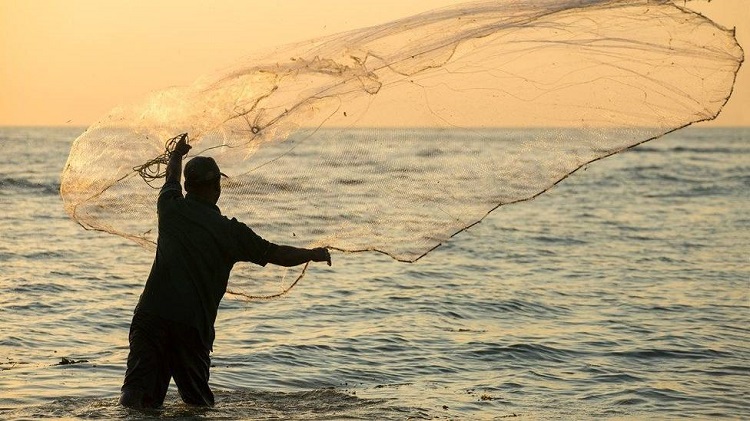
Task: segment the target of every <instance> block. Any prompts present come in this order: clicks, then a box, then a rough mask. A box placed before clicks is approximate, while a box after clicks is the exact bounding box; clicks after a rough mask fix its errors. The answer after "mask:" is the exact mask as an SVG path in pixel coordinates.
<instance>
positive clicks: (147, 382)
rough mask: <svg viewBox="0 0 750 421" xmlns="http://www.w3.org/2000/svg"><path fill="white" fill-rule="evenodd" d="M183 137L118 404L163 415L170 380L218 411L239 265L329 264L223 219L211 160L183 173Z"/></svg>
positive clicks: (320, 253)
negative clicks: (224, 339) (232, 285)
mask: <svg viewBox="0 0 750 421" xmlns="http://www.w3.org/2000/svg"><path fill="white" fill-rule="evenodd" d="M186 139H187V135H183V136H181V137H180V139H179V141H178V142H177V143H176V145H175V147H174V151H173V152H172V153H171V155H170V157H169V162H168V164H167V173H166V181H165V182H164V186H163V187H162V189H161V192H160V193H159V199H158V201H157V213H158V218H159V238H158V240H157V248H156V257H155V258H154V263H153V265H152V267H151V273H150V274H149V277H148V280H147V281H146V286H145V287H144V290H143V293H142V294H141V297H140V300H139V301H138V305H137V306H136V308H135V311H134V315H133V321H132V323H131V325H130V335H129V340H130V353H129V354H128V363H127V371H126V373H125V382H124V384H123V386H122V394H121V396H120V404H121V405H124V406H126V407H131V408H138V409H143V408H149V409H150V408H159V407H161V405H162V404H163V402H164V397H165V395H166V393H167V387H168V386H169V381H170V378H174V381H175V384H176V385H177V389H178V391H179V393H180V397H181V398H182V400H183V401H184V402H185V403H187V404H189V405H197V406H213V404H214V395H213V392H211V389H210V388H209V386H208V377H209V367H210V364H211V360H210V357H209V353H210V352H211V351H212V350H213V341H214V337H215V333H214V321H215V320H216V313H217V311H218V307H219V302H220V301H221V299H222V297H223V296H224V293H225V292H226V289H227V282H228V280H229V273H230V271H231V269H232V266H233V265H234V264H235V263H237V262H252V263H255V264H258V265H261V266H265V265H266V264H267V263H271V264H274V265H280V266H286V267H291V266H297V265H301V264H304V263H307V262H310V261H313V262H327V263H328V265H329V266H330V265H331V255H330V254H329V252H328V250H327V249H325V248H315V249H305V248H297V247H292V246H285V245H276V244H273V243H271V242H269V241H266V240H265V239H263V238H261V237H260V236H258V235H257V234H256V233H255V232H253V230H252V229H250V228H249V227H247V226H246V225H245V224H243V223H241V222H239V221H237V220H236V219H234V218H232V219H229V218H227V217H225V216H223V215H222V214H221V212H220V210H219V208H218V207H217V206H216V203H217V201H218V200H219V196H220V195H221V178H222V176H223V177H226V175H224V174H223V173H222V172H221V171H220V170H219V167H218V165H217V164H216V161H214V160H213V158H209V157H203V156H198V157H195V158H192V159H191V160H190V161H189V162H188V163H187V164H186V165H185V191H186V192H187V194H186V195H185V196H184V197H183V194H182V186H181V184H180V180H181V178H182V158H183V156H184V155H186V154H187V153H188V151H189V150H190V145H188V144H187V141H186Z"/></svg>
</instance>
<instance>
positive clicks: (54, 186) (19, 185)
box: [0, 177, 60, 195]
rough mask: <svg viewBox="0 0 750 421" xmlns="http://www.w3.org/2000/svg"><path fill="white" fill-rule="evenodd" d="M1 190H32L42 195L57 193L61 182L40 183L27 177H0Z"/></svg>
mask: <svg viewBox="0 0 750 421" xmlns="http://www.w3.org/2000/svg"><path fill="white" fill-rule="evenodd" d="M0 192H3V193H4V192H31V193H36V194H41V195H57V194H59V192H60V183H59V182H53V183H44V182H41V183H40V182H38V181H34V180H29V179H25V178H14V177H3V178H0Z"/></svg>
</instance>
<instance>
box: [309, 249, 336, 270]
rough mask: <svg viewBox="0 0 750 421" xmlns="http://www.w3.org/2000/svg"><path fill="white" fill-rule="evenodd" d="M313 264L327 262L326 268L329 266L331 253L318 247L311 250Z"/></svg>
mask: <svg viewBox="0 0 750 421" xmlns="http://www.w3.org/2000/svg"><path fill="white" fill-rule="evenodd" d="M312 252H313V259H312V260H313V262H327V263H328V266H331V253H329V252H328V249H327V248H325V247H319V248H316V249H313V250H312Z"/></svg>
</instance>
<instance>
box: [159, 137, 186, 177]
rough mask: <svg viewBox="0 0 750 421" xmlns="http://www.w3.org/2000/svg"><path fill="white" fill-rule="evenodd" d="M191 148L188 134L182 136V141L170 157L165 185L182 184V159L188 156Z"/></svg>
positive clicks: (178, 142)
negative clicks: (188, 142)
mask: <svg viewBox="0 0 750 421" xmlns="http://www.w3.org/2000/svg"><path fill="white" fill-rule="evenodd" d="M191 147H192V146H190V145H188V144H187V134H186V135H184V136H180V140H178V141H177V144H176V145H175V146H174V150H173V151H172V153H171V154H170V155H169V163H167V178H166V180H164V184H167V183H178V184H180V181H182V157H183V156H185V155H187V153H188V151H190V148H191Z"/></svg>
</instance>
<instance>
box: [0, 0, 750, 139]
mask: <svg viewBox="0 0 750 421" xmlns="http://www.w3.org/2000/svg"><path fill="white" fill-rule="evenodd" d="M462 2H463V1H458V0H378V1H377V2H375V1H365V0H355V1H351V0H310V1H304V0H264V1H248V0H231V1H229V0H221V1H215V2H209V1H198V0H127V1H125V0H112V1H101V0H48V1H42V0H0V63H2V64H0V125H73V126H86V125H89V124H91V123H94V122H95V121H96V120H98V119H99V118H100V117H102V116H104V115H105V114H106V113H107V111H109V110H110V109H111V108H113V107H114V106H117V105H120V104H124V103H128V102H131V101H134V100H137V99H140V98H142V97H144V96H145V95H146V94H147V93H149V92H151V91H155V90H159V89H162V88H165V87H168V86H174V85H186V84H189V83H191V82H192V81H193V80H195V79H196V78H198V77H199V76H201V75H205V74H210V73H213V72H215V71H217V70H219V69H222V68H224V67H226V66H228V65H230V64H232V63H234V62H235V61H237V60H238V59H240V58H242V57H244V56H245V55H247V54H248V53H250V52H253V51H255V50H258V49H264V48H267V47H270V46H273V45H280V44H287V43H290V42H294V41H302V40H305V39H308V38H311V37H313V36H321V35H329V34H333V33H337V32H341V31H344V30H349V29H354V28H358V27H363V26H370V25H375V24H378V23H383V22H386V21H389V20H393V19H396V18H400V17H404V16H409V15H412V14H416V13H419V12H422V11H426V10H429V9H434V8H438V7H442V6H447V5H452V4H458V3H462ZM689 4H690V5H691V7H693V8H694V9H696V10H699V11H700V12H702V13H703V14H705V15H706V16H709V17H711V18H712V19H714V20H715V21H717V22H718V23H720V24H722V25H724V26H727V27H736V28H737V37H738V39H739V41H740V44H741V45H743V47H744V48H745V49H746V54H750V0H714V1H712V2H711V3H705V2H692V3H689ZM749 105H750V69H748V65H746V66H745V67H744V68H743V69H741V70H740V75H739V77H738V79H737V85H736V86H735V92H734V96H733V97H732V99H731V100H730V101H729V103H728V104H727V106H726V107H725V109H724V110H723V112H722V114H721V115H720V116H719V117H718V118H717V119H716V120H715V121H714V122H711V123H707V124H710V125H724V126H733V125H744V126H750V111H749V110H748V106H749Z"/></svg>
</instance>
